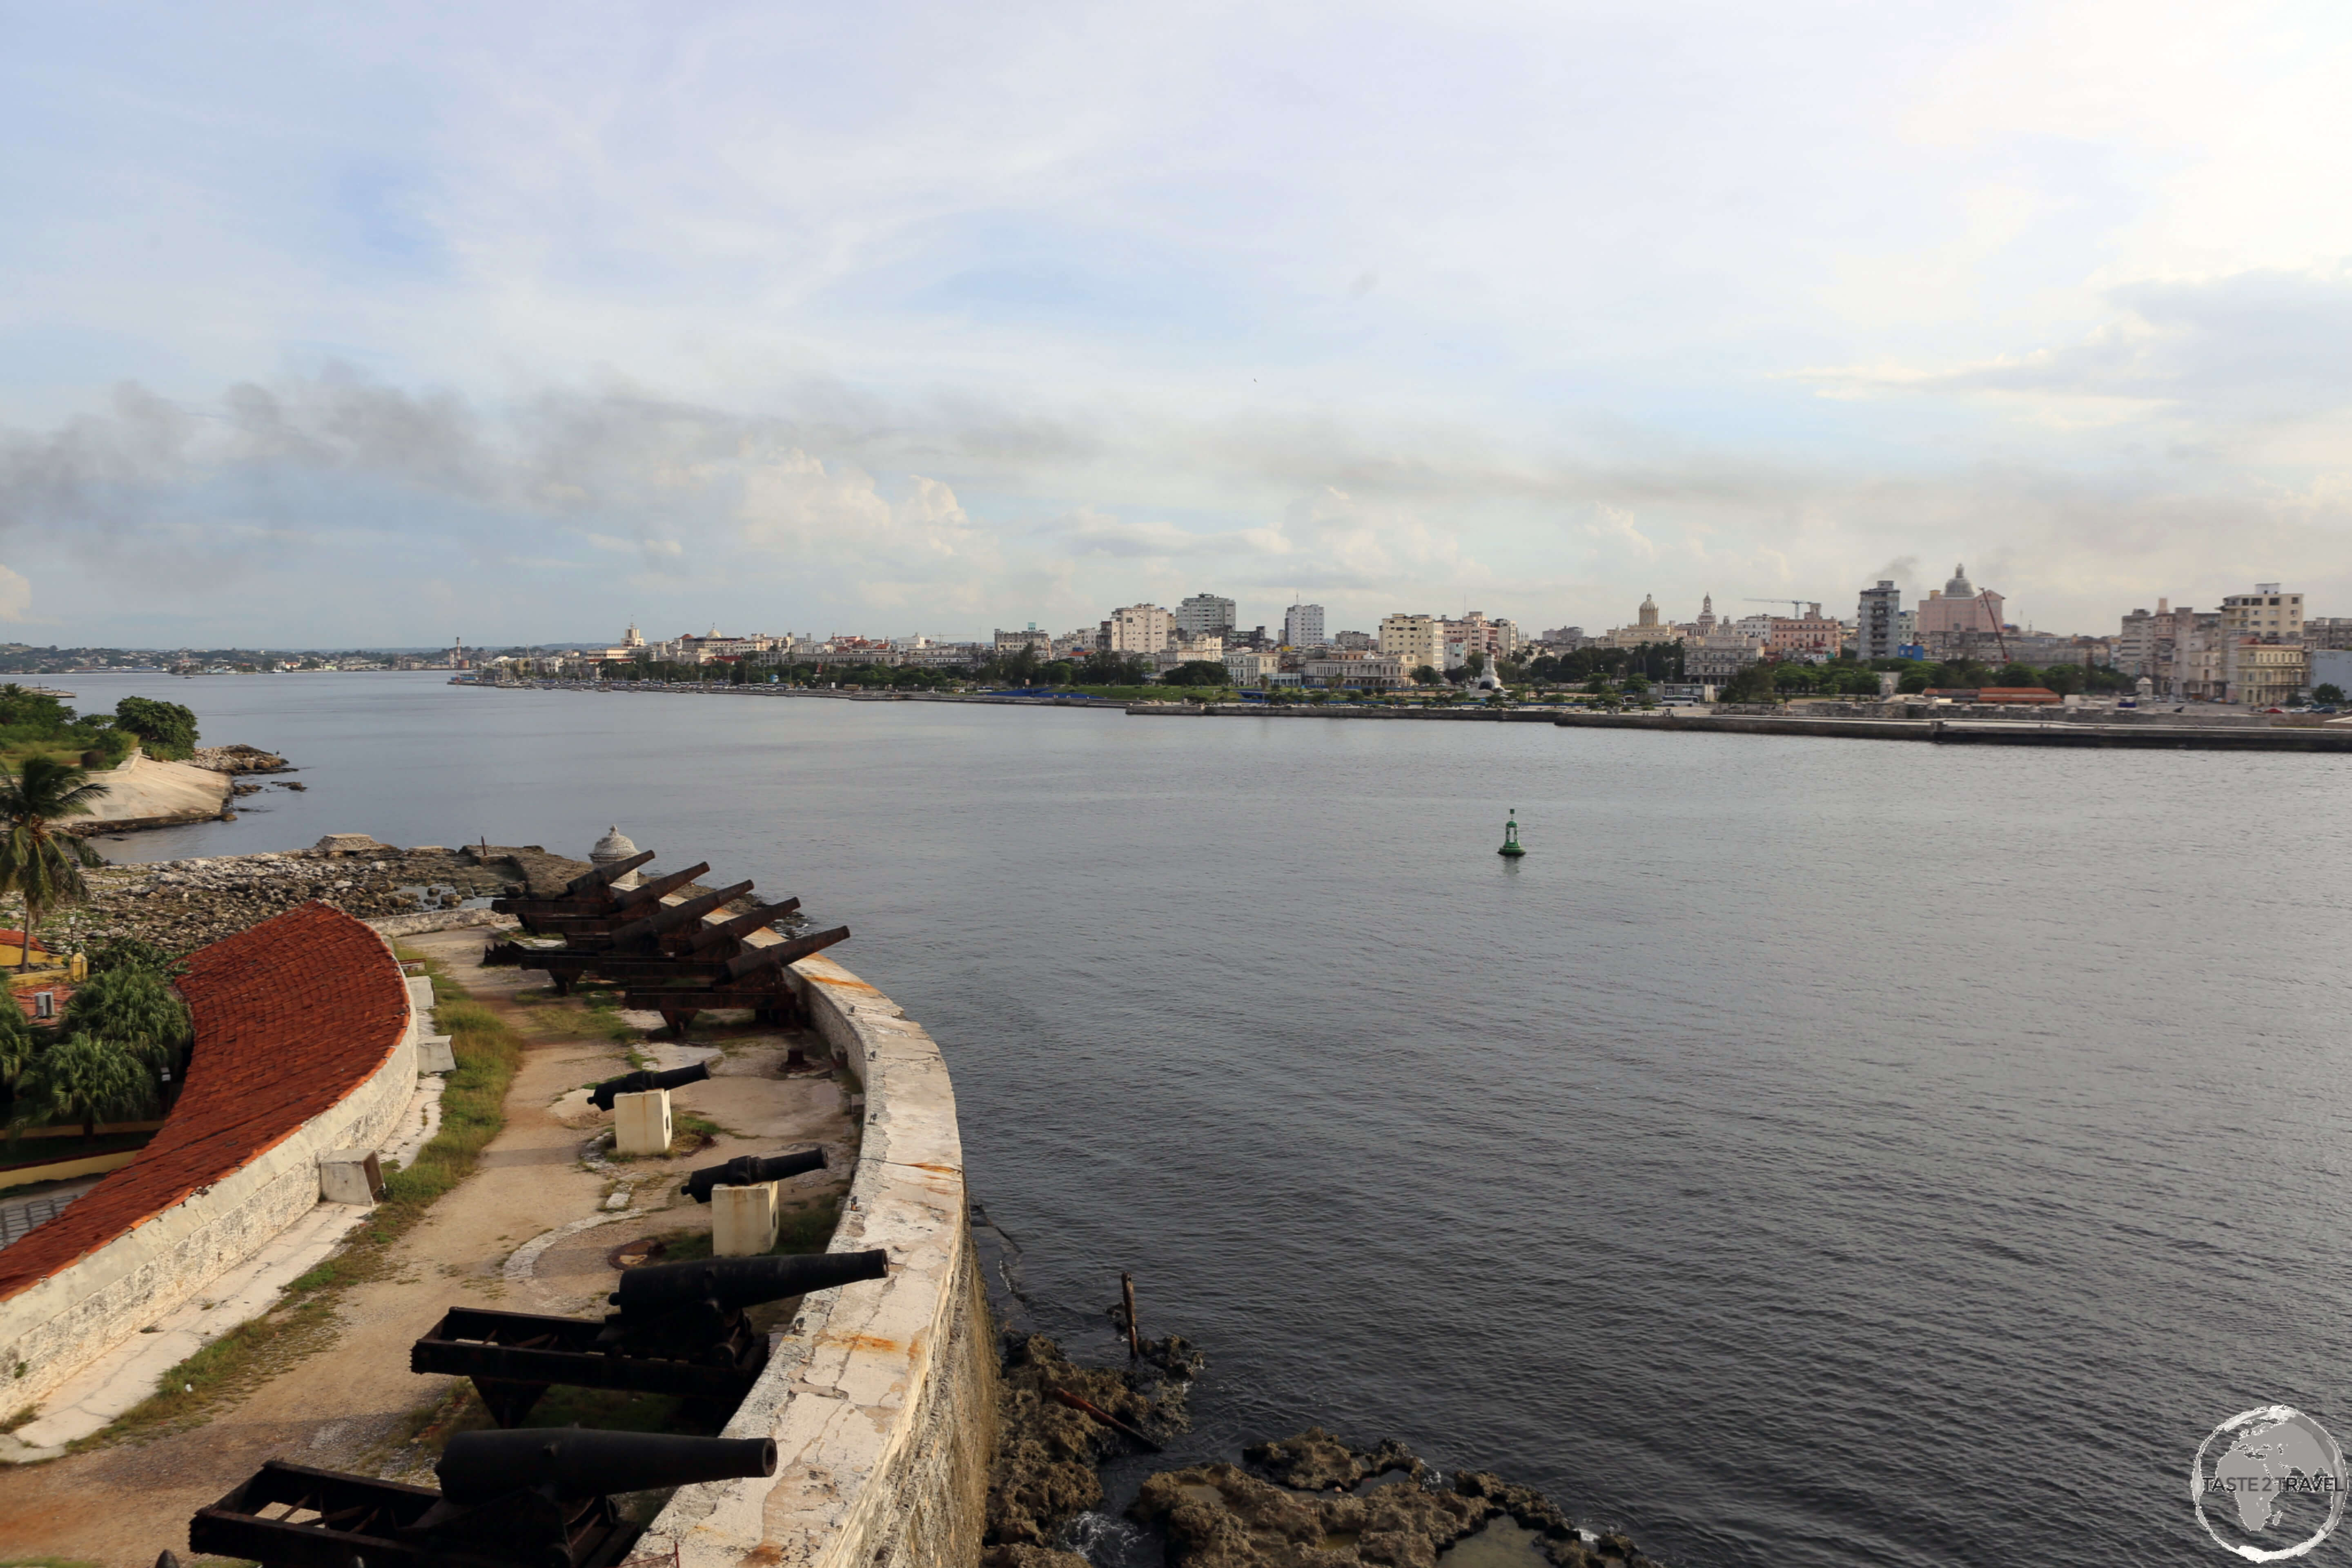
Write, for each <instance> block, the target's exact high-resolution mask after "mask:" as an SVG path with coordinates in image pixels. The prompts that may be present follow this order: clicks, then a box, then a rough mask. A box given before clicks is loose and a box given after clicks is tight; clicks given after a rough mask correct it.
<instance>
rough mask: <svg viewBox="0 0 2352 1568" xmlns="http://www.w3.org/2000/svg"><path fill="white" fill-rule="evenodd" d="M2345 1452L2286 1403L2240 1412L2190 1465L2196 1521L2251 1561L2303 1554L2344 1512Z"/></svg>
mask: <svg viewBox="0 0 2352 1568" xmlns="http://www.w3.org/2000/svg"><path fill="white" fill-rule="evenodd" d="M2344 1486H2345V1469H2344V1451H2343V1450H2342V1449H2341V1448H2338V1447H2336V1439H2335V1438H2333V1437H2331V1436H2328V1435H2327V1429H2326V1427H2324V1426H2321V1425H2320V1424H2319V1423H2318V1422H2316V1421H2315V1420H2313V1419H2312V1418H2311V1417H2310V1416H2308V1415H2305V1414H2304V1413H2303V1412H2302V1411H2300V1410H2297V1409H2295V1408H2294V1406H2292V1405H2263V1406H2260V1407H2258V1408H2256V1409H2252V1410H2246V1411H2242V1412H2240V1413H2239V1414H2237V1415H2232V1416H2231V1417H2230V1418H2229V1419H2228V1420H2227V1421H2224V1422H2222V1423H2221V1425H2220V1426H2216V1427H2214V1428H2213V1430H2212V1432H2211V1433H2210V1435H2209V1436H2207V1437H2206V1439H2205V1441H2204V1442H2203V1444H2201V1445H2200V1447H2198V1450H2197V1460H2196V1463H2194V1464H2193V1465H2191V1466H2190V1467H2189V1500H2190V1501H2191V1502H2193V1503H2194V1504H2195V1505H2196V1509H2197V1522H2198V1523H2200V1524H2201V1525H2203V1526H2204V1527H2205V1533H2206V1534H2208V1535H2210V1536H2211V1537H2212V1538H2213V1542H2214V1544H2215V1545H2217V1546H2220V1547H2221V1549H2222V1550H2223V1551H2225V1552H2231V1553H2232V1554H2233V1555H2236V1556H2238V1557H2242V1558H2243V1559H2245V1560H2246V1561H2247V1562H2249V1563H2280V1562H2284V1561H2285V1560H2286V1559H2288V1558H2290V1557H2300V1556H2302V1555H2303V1554H2304V1553H2305V1552H2309V1551H2310V1550H2311V1549H2312V1548H2313V1547H2315V1546H2317V1545H2318V1544H2319V1543H2320V1542H2323V1541H2325V1540H2326V1539H2327V1537H2328V1535H2329V1533H2330V1532H2331V1531H2334V1530H2335V1528H2336V1520H2337V1518H2338V1517H2339V1516H2340V1515H2341V1514H2342V1513H2343V1511H2344Z"/></svg>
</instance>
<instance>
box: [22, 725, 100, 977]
mask: <svg viewBox="0 0 2352 1568" xmlns="http://www.w3.org/2000/svg"><path fill="white" fill-rule="evenodd" d="M105 793H106V785H104V784H96V783H93V782H91V780H90V778H89V774H87V773H83V772H82V770H81V769H79V768H77V767H70V766H68V765H67V764H66V763H60V762H58V760H57V759H55V758H54V757H42V756H31V757H26V759H25V761H24V763H23V764H22V766H21V767H20V768H19V769H18V771H17V773H16V776H15V777H13V778H10V777H7V776H5V775H0V891H9V892H14V893H15V894H16V896H17V897H18V898H20V899H22V900H24V902H25V945H24V948H23V949H22V953H23V958H24V962H23V963H22V964H21V965H20V966H19V967H20V968H24V969H30V968H31V967H32V966H33V933H34V931H36V930H37V929H38V927H39V925H40V923H41V911H42V910H52V909H55V908H57V907H58V905H60V904H69V903H73V902H76V901H78V900H79V899H80V898H81V897H82V891H83V889H82V879H81V873H82V868H84V867H86V866H101V865H104V864H105V861H103V860H102V859H100V857H99V854H98V851H97V850H95V849H92V848H91V847H89V845H87V844H85V843H83V842H82V841H81V840H80V839H79V838H77V837H74V836H73V835H72V834H70V833H68V832H67V831H66V830H65V829H64V827H63V826H60V824H61V823H62V822H63V821H64V819H65V818H67V817H68V816H88V815H89V809H90V807H91V805H94V804H95V803H96V802H97V800H98V797H99V796H100V795H104V794H105Z"/></svg>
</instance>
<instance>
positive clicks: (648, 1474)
mask: <svg viewBox="0 0 2352 1568" xmlns="http://www.w3.org/2000/svg"><path fill="white" fill-rule="evenodd" d="M435 1473H436V1479H439V1481H440V1482H441V1489H439V1490H438V1491H436V1490H434V1489H432V1488H430V1487H415V1486H404V1485H402V1484H400V1483H399V1482H395V1481H380V1480H376V1479H373V1478H370V1477H366V1476H355V1475H348V1474H345V1473H343V1472H341V1471H339V1470H320V1469H312V1468H310V1467H308V1466H305V1465H289V1464H288V1463H286V1462H285V1461H284V1460H282V1459H271V1460H269V1461H268V1463H266V1464H264V1465H263V1466H262V1467H261V1468H260V1469H259V1470H257V1471H256V1472H255V1473H254V1475H253V1476H252V1477H251V1478H250V1479H247V1481H246V1482H245V1483H244V1484H243V1485H241V1486H239V1487H237V1488H236V1489H235V1490H233V1491H231V1492H230V1493H229V1494H228V1495H227V1496H226V1497H224V1498H222V1499H221V1500H219V1501H218V1502H216V1503H215V1504H213V1506H212V1507H210V1508H205V1509H199V1510H196V1513H195V1516H194V1518H192V1519H191V1520H189V1521H188V1545H189V1547H190V1548H191V1550H193V1551H194V1552H202V1553H209V1554H212V1555H215V1556H220V1557H229V1558H241V1559H244V1560H245V1561H247V1562H251V1563H261V1564H263V1565H264V1568H347V1565H348V1568H614V1564H616V1563H620V1562H621V1561H622V1560H623V1559H625V1557H626V1556H627V1555H628V1552H629V1548H630V1547H632V1546H633V1545H635V1542H636V1539H637V1537H638V1535H639V1534H641V1533H642V1530H641V1527H639V1526H637V1525H635V1524H631V1523H629V1522H628V1521H625V1520H624V1519H623V1518H622V1517H621V1515H620V1513H619V1511H618V1510H616V1509H615V1508H614V1506H613V1499H614V1496H616V1495H618V1494H621V1493H624V1492H633V1491H645V1490H648V1489H654V1488H656V1487H677V1486H685V1485H688V1484H689V1483H691V1482H695V1481H722V1480H731V1479H737V1478H739V1477H750V1476H772V1475H774V1474H775V1473H776V1445H775V1443H774V1442H773V1440H772V1439H770V1438H766V1437H681V1436H672V1435H669V1434H665V1433H651V1432H595V1431H583V1430H581V1429H579V1428H576V1427H571V1428H558V1429H551V1430H547V1431H531V1432H460V1433H458V1434H457V1436H453V1437H451V1438H450V1439H449V1444H448V1447H446V1448H445V1449H444V1450H443V1451H442V1455H441V1460H440V1463H439V1464H438V1465H436V1467H435Z"/></svg>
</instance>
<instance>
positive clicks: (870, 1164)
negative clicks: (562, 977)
mask: <svg viewBox="0 0 2352 1568" xmlns="http://www.w3.org/2000/svg"><path fill="white" fill-rule="evenodd" d="M793 977H794V980H795V983H796V988H797V989H798V990H799V992H800V994H801V996H802V999H803V1002H804V1003H805V1005H806V1006H807V1009H808V1014H809V1017H810V1020H811V1022H812V1024H813V1026H814V1027H815V1029H816V1030H817V1031H818V1032H819V1033H820V1034H822V1035H823V1036H824V1039H825V1041H826V1043H827V1044H828V1045H829V1046H831V1047H832V1048H833V1050H834V1051H835V1053H836V1054H837V1055H838V1056H839V1057H840V1058H842V1059H843V1060H845V1061H846V1062H847V1063H848V1064H849V1066H850V1067H851V1068H852V1069H854V1070H855V1071H856V1074H857V1076H858V1079H860V1081H862V1082H863V1083H864V1085H865V1087H866V1115H865V1123H864V1131H863V1142H862V1143H861V1146H860V1148H859V1152H858V1160H857V1171H856V1175H855V1176H854V1177H853V1178H852V1179H851V1183H850V1188H849V1196H848V1199H847V1201H846V1203H845V1205H844V1206H843V1210H842V1216H841V1224H840V1227H839V1228H838V1229H837V1230H836V1231H835V1235H834V1238H833V1247H832V1250H834V1251H836V1252H855V1251H863V1250H866V1249H867V1248H871V1247H882V1248H885V1249H887V1251H888V1252H889V1254H890V1273H889V1276H888V1278H887V1279H883V1280H881V1281H878V1282H877V1283H875V1284H870V1285H854V1286H846V1287H844V1288H841V1289H834V1290H822V1291H818V1292H816V1293H814V1294H813V1295H810V1296H809V1297H807V1298H805V1299H804V1300H803V1302H802V1304H801V1308H800V1311H799V1313H798V1315H797V1316H796V1317H795V1318H794V1319H793V1323H792V1326H791V1328H790V1330H789V1331H787V1332H786V1333H785V1334H784V1335H782V1338H781V1339H779V1341H778V1342H776V1345H775V1349H774V1351H773V1352H772V1355H771V1358H770V1360H769V1362H768V1367H767V1371H766V1372H765V1373H762V1374H761V1378H760V1381H759V1383H758V1384H755V1385H754V1386H753V1388H752V1390H751V1394H749V1395H748V1396H746V1398H745V1399H744V1401H743V1404H742V1405H741V1406H740V1408H739V1409H738V1410H737V1411H736V1413H735V1416H734V1418H733V1419H732V1420H731V1421H730V1422H729V1423H728V1426H727V1430H726V1436H730V1437H752V1436H764V1437H772V1438H774V1439H775V1443H776V1450H777V1465H776V1473H775V1474H774V1475H773V1476H772V1477H765V1478H759V1479H746V1480H735V1481H723V1482H715V1483H711V1484H708V1485H702V1486H692V1487H686V1488H682V1489H680V1490H679V1491H678V1492H677V1496H676V1497H674V1498H673V1499H672V1500H671V1501H670V1504H669V1506H668V1507H667V1508H666V1509H665V1510H663V1511H662V1513H661V1515H660V1517H658V1518H657V1519H656V1520H655V1521H654V1523H653V1525H652V1526H651V1528H650V1529H649V1530H648V1531H646V1538H645V1539H644V1540H643V1541H642V1542H639V1543H638V1545H637V1548H636V1552H635V1557H636V1559H638V1560H642V1561H652V1560H656V1559H665V1560H666V1559H667V1558H668V1557H669V1555H670V1553H671V1552H673V1551H674V1552H676V1553H677V1563H679V1564H681V1565H685V1568H736V1565H737V1564H740V1563H747V1562H749V1563H759V1564H761V1565H762V1568H772V1565H789V1568H799V1565H809V1568H931V1565H933V1564H941V1563H972V1562H976V1561H978V1559H979V1554H980V1538H981V1531H982V1521H983V1517H984V1514H985V1510H986V1503H987V1485H988V1465H989V1458H990V1455H991V1453H992V1449H993V1448H994V1446H995V1410H996V1347H995V1344H994V1335H993V1333H992V1330H991V1327H990V1323H989V1319H988V1310H987V1306H986V1304H985V1301H984V1300H983V1299H982V1293H981V1280H980V1271H979V1268H978V1263H977V1258H976V1257H975V1254H974V1249H973V1247H972V1241H971V1225H970V1221H969V1205H968V1202H967V1199H966V1196H965V1192H964V1177H963V1141H962V1137H961V1133H960V1132H959V1131H958V1130H957V1126H956V1112H955V1089H954V1086H953V1085H952V1084H951V1083H950V1081H949V1079H948V1071H947V1064H946V1063H945V1062H944V1061H943V1060H941V1059H940V1050H939V1046H938V1044H937V1043H936V1042H935V1041H933V1040H932V1039H931V1037H930V1036H929V1034H927V1033H926V1032H925V1031H924V1030H923V1028H922V1026H920V1025H919V1024H917V1023H915V1022H913V1021H912V1020H911V1019H909V1018H908V1017H907V1016H906V1014H905V1012H904V1011H903V1010H902V1009H901V1008H900V1007H899V1006H898V1004H896V1003H894V1002H892V1001H891V1000H890V999H889V998H888V997H887V996H885V995H883V994H881V993H880V992H879V991H877V990H876V989H875V988H874V987H873V986H871V985H869V984H866V982H865V981H863V980H860V979H859V978H858V977H857V976H856V975H855V974H853V973H850V972H849V971H848V970H846V969H845V968H843V967H842V966H841V965H840V964H838V963H834V962H832V961H831V960H829V959H826V958H823V957H818V958H812V959H804V960H803V961H802V962H800V963H796V964H794V965H793Z"/></svg>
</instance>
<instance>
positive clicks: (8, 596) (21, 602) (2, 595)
mask: <svg viewBox="0 0 2352 1568" xmlns="http://www.w3.org/2000/svg"><path fill="white" fill-rule="evenodd" d="M32 610H33V585H32V584H30V583H28V582H26V580H25V578H24V576H23V575H22V574H19V573H17V572H15V571H12V570H11V569H10V568H8V567H5V566H0V621H22V620H27V619H29V618H30V617H31V616H32Z"/></svg>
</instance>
